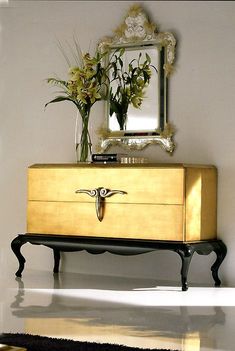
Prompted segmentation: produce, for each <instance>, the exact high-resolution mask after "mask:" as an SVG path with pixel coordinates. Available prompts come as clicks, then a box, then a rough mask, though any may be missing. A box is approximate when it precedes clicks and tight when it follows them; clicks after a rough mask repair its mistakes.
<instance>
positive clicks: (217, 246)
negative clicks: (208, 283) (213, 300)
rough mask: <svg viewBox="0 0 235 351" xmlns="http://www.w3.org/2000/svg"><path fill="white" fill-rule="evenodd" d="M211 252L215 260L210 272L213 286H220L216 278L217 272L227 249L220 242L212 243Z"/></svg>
mask: <svg viewBox="0 0 235 351" xmlns="http://www.w3.org/2000/svg"><path fill="white" fill-rule="evenodd" d="M213 251H214V252H215V253H216V256H217V258H216V261H215V263H214V264H213V265H212V266H211V272H212V277H213V279H214V281H215V286H220V284H221V281H220V279H219V276H218V270H219V267H220V265H221V263H222V262H223V260H224V258H225V256H226V254H227V247H226V246H225V244H224V243H223V242H222V241H218V242H216V243H214V248H213Z"/></svg>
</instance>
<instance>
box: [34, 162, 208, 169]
mask: <svg viewBox="0 0 235 351" xmlns="http://www.w3.org/2000/svg"><path fill="white" fill-rule="evenodd" d="M29 168H215V166H213V165H201V164H185V163H89V162H79V163H48V164H46V163H41V164H40V163H38V164H33V165H31V166H29Z"/></svg>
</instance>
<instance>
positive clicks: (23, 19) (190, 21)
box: [0, 1, 235, 286]
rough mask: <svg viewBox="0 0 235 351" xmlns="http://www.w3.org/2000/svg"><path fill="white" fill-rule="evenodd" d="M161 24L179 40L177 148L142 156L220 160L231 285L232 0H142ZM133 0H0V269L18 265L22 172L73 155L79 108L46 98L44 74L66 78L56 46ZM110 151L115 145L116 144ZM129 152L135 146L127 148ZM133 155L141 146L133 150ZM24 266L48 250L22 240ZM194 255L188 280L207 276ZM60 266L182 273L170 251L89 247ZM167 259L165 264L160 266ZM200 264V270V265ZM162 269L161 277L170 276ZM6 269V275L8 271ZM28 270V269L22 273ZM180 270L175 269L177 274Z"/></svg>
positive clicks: (99, 108) (234, 274) (90, 31)
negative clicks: (115, 251)
mask: <svg viewBox="0 0 235 351" xmlns="http://www.w3.org/2000/svg"><path fill="white" fill-rule="evenodd" d="M142 4H143V5H144V7H145V8H146V10H147V11H148V13H150V14H151V19H152V21H154V22H156V23H157V24H158V29H159V30H160V31H166V30H169V31H172V32H173V33H174V34H175V36H176V38H177V40H178V45H177V61H176V72H175V74H174V75H173V76H172V78H171V81H170V102H169V105H170V106H169V110H170V116H169V117H170V120H171V121H172V122H173V123H174V124H175V126H176V128H177V133H176V136H175V141H176V143H177V149H176V151H175V153H174V155H173V156H172V157H170V156H169V155H167V154H166V153H165V152H164V151H163V150H161V149H160V147H158V146H152V147H148V148H147V149H146V150H145V151H143V153H142V154H143V155H145V156H146V157H149V159H150V160H152V161H156V162H187V163H205V164H206V163H210V164H214V165H216V166H217V167H218V171H219V184H218V234H219V237H220V238H221V239H223V240H224V242H225V243H226V244H227V246H228V256H227V259H226V261H225V262H224V264H223V266H222V269H221V276H222V278H223V281H224V282H225V283H226V284H227V285H229V286H234V285H235V270H234V269H233V267H234V265H235V259H234V255H233V252H234V250H235V240H234V233H235V221H234V213H235V157H234V150H235V118H234V117H235V116H234V114H235V79H234V77H235V65H234V62H235V40H234V17H235V3H234V2H226V1H221V2H220V1H219V2H217V1H188V2H187V1H186V2H185V1H172V2H171V1H145V2H142ZM130 5H132V2H125V1H120V2H118V1H103V2H102V1H84V2H83V1H9V2H8V5H6V6H3V5H1V4H0V160H1V172H0V186H1V189H0V194H1V203H0V223H1V226H0V238H1V246H0V263H1V265H2V267H3V271H2V274H3V275H4V274H12V275H13V272H14V271H15V269H16V266H17V263H16V260H15V257H14V256H13V254H12V253H11V251H10V242H11V240H12V239H13V238H14V237H15V236H16V234H17V233H24V232H25V230H26V229H25V228H26V225H25V222H26V216H25V215H26V169H27V167H28V166H29V165H30V164H32V163H47V162H60V163H63V162H73V161H74V160H75V157H74V148H73V130H74V121H75V110H74V108H73V107H72V106H70V105H69V104H66V103H62V104H57V105H54V106H52V105H51V106H49V107H48V109H47V110H46V111H44V104H45V103H46V102H48V101H49V100H50V99H51V98H52V97H53V91H54V90H53V89H50V88H49V87H48V86H47V84H46V82H45V79H46V78H47V77H49V76H50V75H54V74H58V75H60V76H62V77H63V76H64V75H65V73H66V64H65V62H64V60H63V58H62V56H61V54H60V52H59V50H58V48H57V44H56V42H57V39H59V40H60V41H61V42H62V43H65V42H66V40H70V39H71V38H72V35H73V33H74V32H75V33H76V34H77V36H78V37H79V41H80V44H81V47H82V48H83V50H84V51H86V50H89V48H90V47H91V48H94V47H95V45H96V43H97V41H98V40H99V39H100V38H101V37H103V36H105V35H112V30H113V29H115V28H116V27H117V25H118V24H119V23H120V22H121V19H122V18H123V16H124V15H125V14H126V12H127V10H128V8H129V7H130ZM102 117H103V104H102V103H98V104H97V105H96V106H95V107H94V109H93V115H92V118H93V122H94V124H93V128H92V133H93V140H94V143H95V142H96V136H95V130H96V128H97V127H98V126H99V125H100V124H101V123H102ZM112 151H119V150H117V149H113V150H112ZM133 154H135V153H133ZM136 154H137V153H136ZM23 253H25V256H26V257H27V261H28V262H27V263H28V265H27V267H28V268H33V269H37V270H39V269H43V270H48V269H50V268H51V266H52V258H51V252H50V251H49V250H48V249H46V248H45V247H37V246H31V245H26V246H25V247H24V248H23ZM213 259H214V256H213V254H212V255H210V256H209V257H203V258H201V257H198V256H196V254H195V257H194V258H193V261H192V266H191V270H190V280H191V281H195V282H203V283H207V282H209V283H211V282H212V279H211V276H210V270H209V263H211V262H212V261H213ZM65 262H66V264H64V269H65V270H69V271H77V272H90V273H91V272H92V273H97V274H102V273H104V274H112V275H115V274H116V275H119V274H120V275H122V274H123V275H132V276H142V277H143V276H148V277H152V278H155V277H156V278H159V279H161V278H162V279H163V278H165V279H178V274H179V271H178V270H179V267H180V258H179V257H178V256H176V255H175V254H174V253H166V252H165V253H163V252H159V253H152V254H148V255H142V256H136V257H121V256H113V255H109V254H105V255H100V256H91V255H88V254H86V253H74V254H69V255H66V261H65ZM163 266H164V269H163V268H162V267H163ZM205 268H206V269H205ZM166 271H167V274H166ZM4 272H5V273H4ZM25 274H27V272H26V271H25ZM176 274H177V276H176Z"/></svg>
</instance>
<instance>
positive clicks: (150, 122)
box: [99, 5, 176, 153]
mask: <svg viewBox="0 0 235 351" xmlns="http://www.w3.org/2000/svg"><path fill="white" fill-rule="evenodd" d="M175 45H176V41H175V38H174V36H173V34H171V33H169V32H163V33H161V32H159V33H158V32H156V26H155V25H154V24H153V23H151V22H150V21H149V19H148V17H147V15H146V14H145V13H144V11H143V10H142V8H141V7H139V6H138V5H134V6H132V7H131V9H130V10H129V12H128V14H127V16H126V17H125V20H124V22H123V23H122V24H121V26H120V27H119V28H117V30H116V31H115V35H114V36H113V37H111V38H110V37H109V38H105V39H103V40H102V41H101V42H100V44H99V49H100V51H101V52H106V51H109V53H110V57H111V55H112V54H113V53H114V52H115V50H117V49H121V48H123V49H124V54H123V56H122V61H123V69H124V70H125V72H127V71H128V67H129V64H130V62H132V60H137V59H138V57H139V55H140V54H141V64H143V62H144V60H146V57H147V55H148V57H149V58H150V60H151V66H152V68H151V77H150V80H149V84H148V85H147V86H146V87H145V88H144V90H143V92H144V94H143V98H142V103H141V104H140V106H139V108H136V106H133V104H131V103H130V104H129V105H128V111H127V117H126V123H125V125H124V126H123V127H120V123H119V122H118V119H117V116H116V113H113V112H114V111H113V110H112V109H110V106H111V105H110V101H108V102H107V107H106V118H105V125H104V128H102V130H101V131H100V145H99V151H100V152H104V151H105V150H107V149H108V148H109V147H110V146H113V145H120V146H123V147H125V148H127V149H137V150H140V149H143V148H144V147H145V146H147V145H149V144H159V145H160V146H161V147H162V148H163V149H165V150H166V151H168V152H169V153H172V152H173V151H174V148H175V144H174V142H173V134H174V131H173V127H172V125H171V124H170V123H169V122H168V116H167V93H168V91H167V82H168V77H169V75H170V73H171V72H172V70H173V62H174V57H175ZM146 54H147V55H146ZM110 81H111V83H110V86H109V89H111V91H112V90H113V91H115V90H116V89H117V87H118V83H117V81H115V82H112V79H110Z"/></svg>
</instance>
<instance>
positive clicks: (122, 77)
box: [109, 50, 155, 130]
mask: <svg viewBox="0 0 235 351" xmlns="http://www.w3.org/2000/svg"><path fill="white" fill-rule="evenodd" d="M123 54H124V50H121V51H120V52H119V55H116V54H115V53H114V54H113V56H112V59H111V63H112V68H111V78H110V79H111V81H110V91H109V103H110V116H112V115H113V114H115V115H116V118H117V121H118V124H119V127H120V130H124V129H125V127H126V121H127V111H128V107H129V105H132V106H134V107H135V108H140V107H141V104H142V102H143V98H144V96H145V95H144V94H145V89H146V87H147V86H148V85H149V82H150V78H151V74H152V71H151V67H154V66H152V65H151V58H150V56H149V55H148V54H147V53H146V54H145V60H144V61H143V60H142V61H143V62H142V63H141V59H142V54H141V53H140V54H139V56H138V58H137V59H133V60H131V62H129V64H128V67H127V69H125V67H124V63H123V59H122V55H123ZM154 68H155V67H154ZM112 82H114V84H112Z"/></svg>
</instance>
